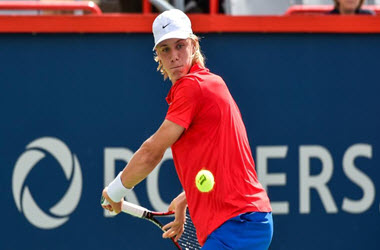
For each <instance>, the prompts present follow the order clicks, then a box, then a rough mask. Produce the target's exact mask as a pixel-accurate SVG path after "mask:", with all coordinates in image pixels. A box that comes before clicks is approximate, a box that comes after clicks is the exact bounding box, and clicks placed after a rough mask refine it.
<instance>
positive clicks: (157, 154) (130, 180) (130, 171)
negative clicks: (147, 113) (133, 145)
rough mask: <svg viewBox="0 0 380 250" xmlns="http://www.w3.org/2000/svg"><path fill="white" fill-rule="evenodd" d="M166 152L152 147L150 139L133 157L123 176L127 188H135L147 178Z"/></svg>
mask: <svg viewBox="0 0 380 250" xmlns="http://www.w3.org/2000/svg"><path fill="white" fill-rule="evenodd" d="M164 152H165V151H163V150H159V149H157V148H154V147H152V146H151V145H150V142H149V139H148V140H147V141H146V142H144V144H143V145H142V146H141V147H140V149H139V150H137V151H136V153H135V154H134V155H133V157H132V159H131V160H130V161H129V162H128V164H127V166H126V167H125V168H124V170H123V173H122V175H121V181H122V183H123V185H124V186H125V187H126V188H133V187H134V186H135V185H137V184H138V183H140V182H141V181H142V180H144V179H145V178H146V176H147V175H148V174H149V173H150V172H152V171H153V169H154V168H155V167H156V166H157V164H158V163H159V162H160V161H161V159H162V157H163V154H164Z"/></svg>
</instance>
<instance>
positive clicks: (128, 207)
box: [121, 201, 150, 218]
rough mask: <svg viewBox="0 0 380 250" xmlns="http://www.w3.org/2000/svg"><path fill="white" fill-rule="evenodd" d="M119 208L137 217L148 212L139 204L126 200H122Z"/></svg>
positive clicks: (141, 216)
mask: <svg viewBox="0 0 380 250" xmlns="http://www.w3.org/2000/svg"><path fill="white" fill-rule="evenodd" d="M121 210H122V211H123V212H124V213H127V214H130V215H133V216H136V217H139V218H143V217H144V215H145V214H147V213H148V212H150V211H149V210H148V209H146V208H144V207H141V206H139V205H136V204H133V203H130V202H128V201H123V203H122V205H121Z"/></svg>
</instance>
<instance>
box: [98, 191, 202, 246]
mask: <svg viewBox="0 0 380 250" xmlns="http://www.w3.org/2000/svg"><path fill="white" fill-rule="evenodd" d="M100 203H101V204H102V205H108V204H109V203H108V201H107V200H106V199H105V198H104V197H103V196H102V198H101V201H100ZM121 211H122V212H124V213H127V214H130V215H132V216H135V217H138V218H142V219H146V220H148V221H150V222H152V223H153V224H155V225H156V226H157V227H159V228H160V229H161V230H162V231H164V230H163V229H162V227H163V226H164V224H163V223H162V222H160V220H159V218H167V217H172V218H173V216H174V212H173V211H167V212H153V211H150V210H148V209H146V208H144V207H141V206H139V205H136V204H133V203H130V202H128V201H123V203H122V205H121ZM111 214H112V212H111ZM184 227H185V230H184V232H183V233H182V235H181V238H180V239H179V240H178V241H177V242H176V241H174V237H172V238H170V239H171V241H172V242H173V243H174V245H175V246H176V247H177V249H180V250H197V249H201V246H200V245H199V243H198V240H197V236H196V231H195V227H194V224H193V222H192V221H191V218H190V215H189V214H188V212H187V213H186V223H185V225H184Z"/></svg>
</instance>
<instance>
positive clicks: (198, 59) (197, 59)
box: [154, 34, 205, 80]
mask: <svg viewBox="0 0 380 250" xmlns="http://www.w3.org/2000/svg"><path fill="white" fill-rule="evenodd" d="M189 38H190V39H191V40H193V42H194V43H195V53H194V57H193V61H192V62H191V66H193V65H194V64H196V63H197V64H199V65H201V66H202V67H203V68H204V67H205V56H204V55H203V54H202V52H201V46H200V45H199V40H200V38H199V37H198V36H196V35H194V34H191V35H190V36H189ZM154 60H155V61H156V62H158V66H157V71H160V72H161V74H162V75H163V76H164V80H166V79H168V77H169V76H168V73H167V72H166V71H165V69H164V67H163V65H162V62H161V61H160V60H159V58H158V55H157V51H156V55H155V56H154Z"/></svg>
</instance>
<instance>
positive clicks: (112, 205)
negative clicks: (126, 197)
mask: <svg viewBox="0 0 380 250" xmlns="http://www.w3.org/2000/svg"><path fill="white" fill-rule="evenodd" d="M102 195H103V197H104V198H105V199H106V200H107V201H108V203H109V204H108V205H102V207H103V208H104V209H106V210H108V211H110V212H115V213H116V214H118V213H120V212H121V204H122V202H121V201H120V202H114V201H113V200H111V198H110V197H109V196H108V194H107V188H104V189H103V193H102Z"/></svg>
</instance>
